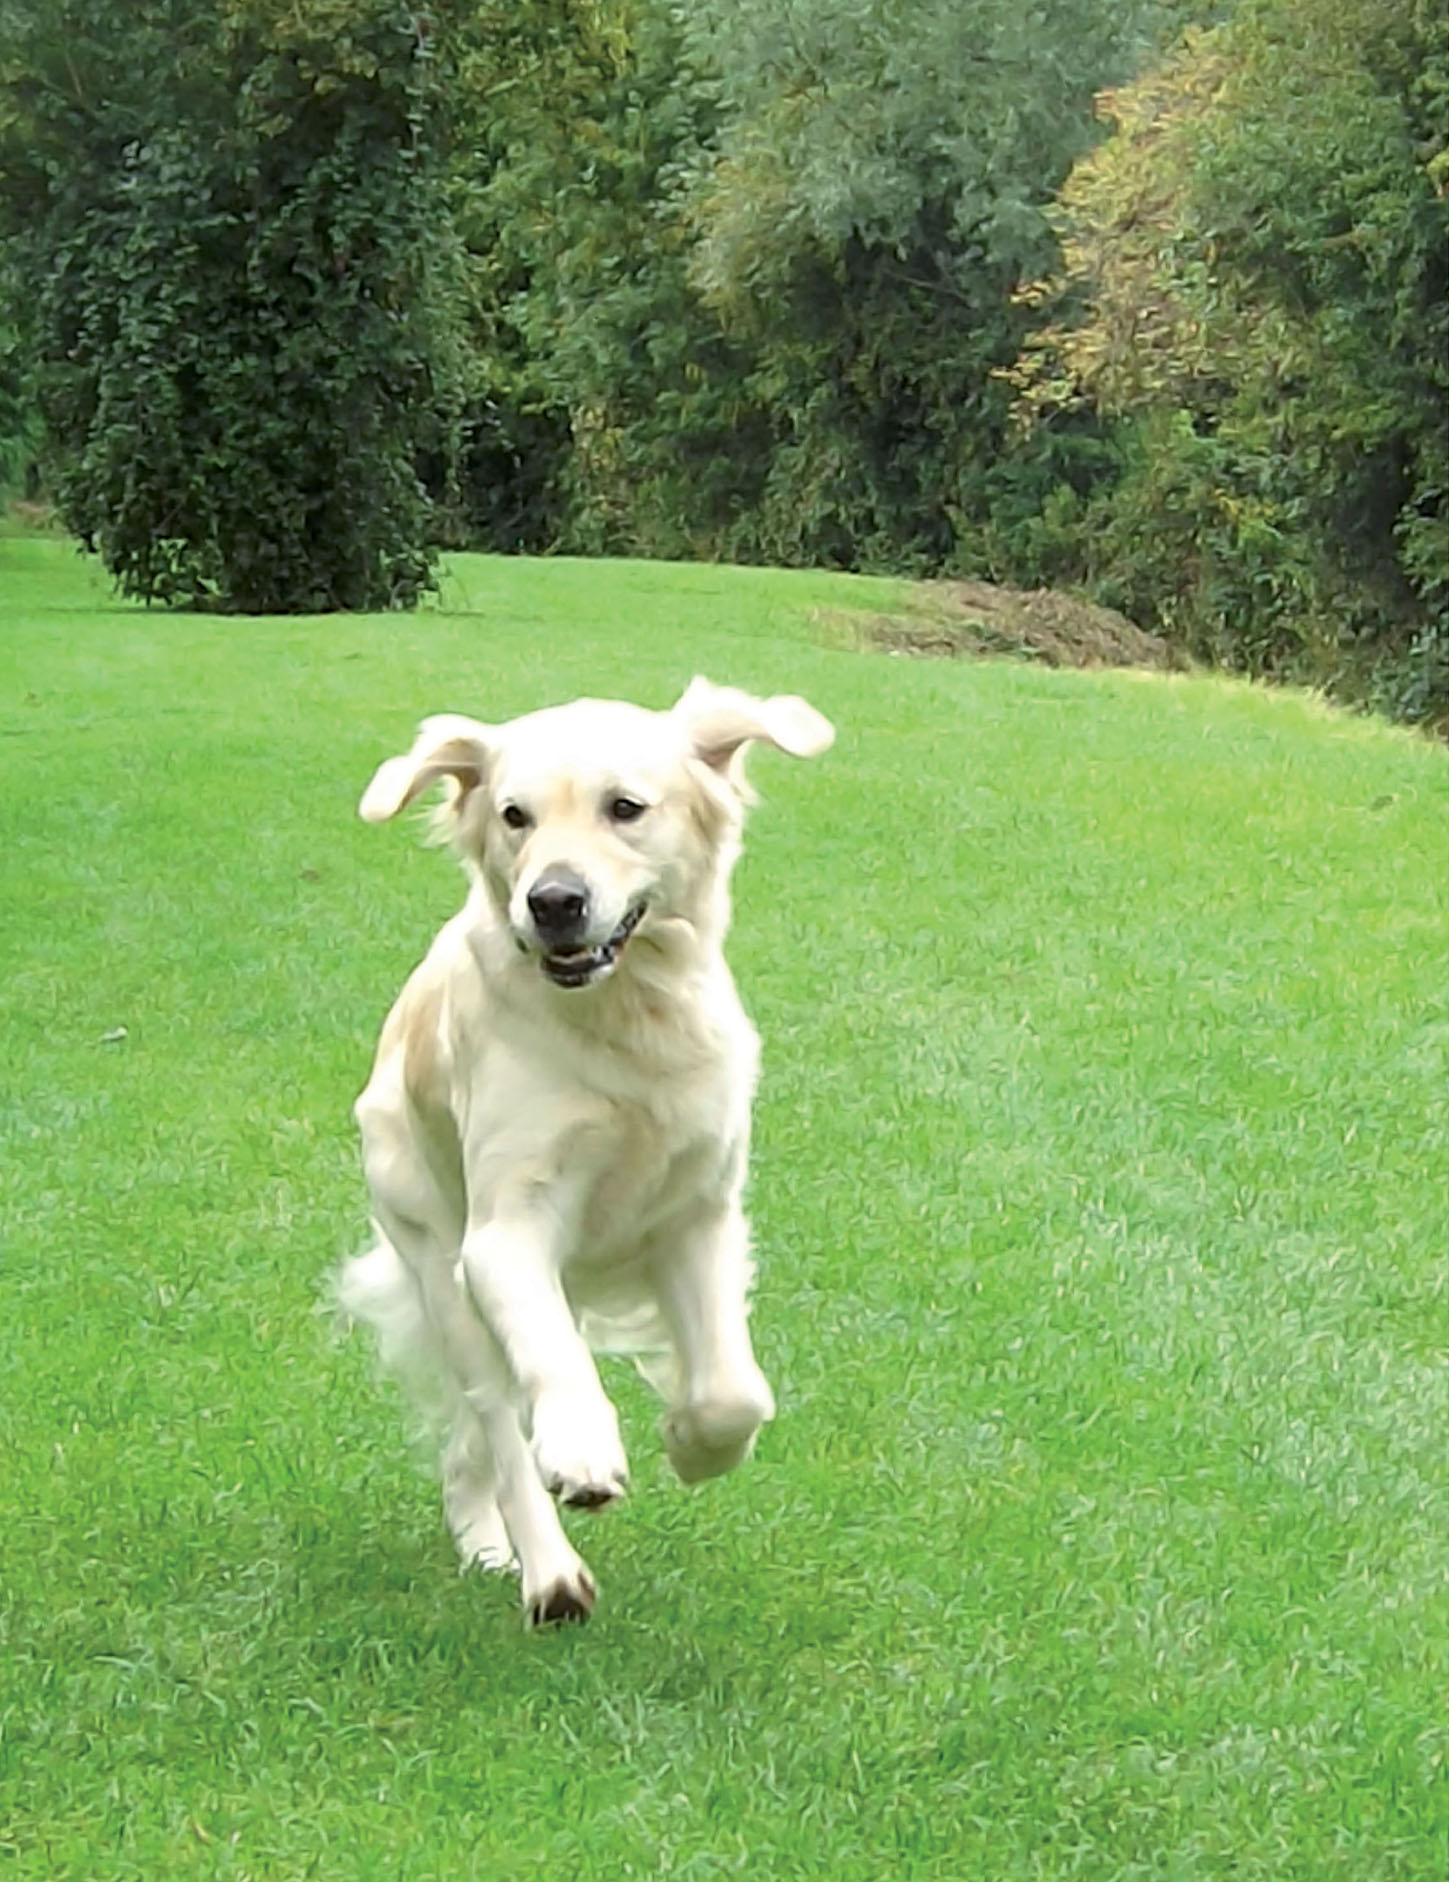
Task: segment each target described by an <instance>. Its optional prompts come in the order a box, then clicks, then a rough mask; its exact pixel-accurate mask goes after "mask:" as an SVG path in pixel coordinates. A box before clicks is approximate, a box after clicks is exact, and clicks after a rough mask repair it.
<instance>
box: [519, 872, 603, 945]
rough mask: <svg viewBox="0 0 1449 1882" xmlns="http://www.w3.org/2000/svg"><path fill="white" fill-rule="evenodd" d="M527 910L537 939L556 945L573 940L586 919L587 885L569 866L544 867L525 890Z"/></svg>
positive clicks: (587, 910) (579, 932) (580, 931)
mask: <svg viewBox="0 0 1449 1882" xmlns="http://www.w3.org/2000/svg"><path fill="white" fill-rule="evenodd" d="M528 912H529V914H530V915H532V917H533V925H534V927H535V928H536V929H537V930H538V933H539V938H540V940H542V941H546V942H549V943H550V944H552V945H553V946H555V947H558V946H562V945H564V944H566V943H567V942H570V941H576V940H577V939H578V938H579V936H580V935H581V934H582V933H583V930H584V927H585V924H586V922H587V919H588V912H589V885H588V884H587V883H586V882H585V881H584V879H583V877H582V876H578V875H575V874H574V872H573V870H572V869H564V868H561V867H554V868H552V869H545V870H544V872H543V874H542V875H541V876H540V877H539V878H538V880H537V882H535V883H534V885H533V887H532V888H531V889H530V890H529V891H528Z"/></svg>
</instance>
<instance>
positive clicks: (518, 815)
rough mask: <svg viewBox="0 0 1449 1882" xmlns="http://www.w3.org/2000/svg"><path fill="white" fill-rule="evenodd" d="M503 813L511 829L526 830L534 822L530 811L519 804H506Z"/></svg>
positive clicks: (504, 819)
mask: <svg viewBox="0 0 1449 1882" xmlns="http://www.w3.org/2000/svg"><path fill="white" fill-rule="evenodd" d="M501 814H502V817H503V821H504V822H505V823H506V824H507V825H508V827H509V829H510V830H526V829H527V828H528V826H529V824H530V823H531V822H532V818H531V817H530V816H529V814H528V812H527V811H526V810H520V809H519V807H518V805H517V804H505V805H504V806H503V810H502V813H501Z"/></svg>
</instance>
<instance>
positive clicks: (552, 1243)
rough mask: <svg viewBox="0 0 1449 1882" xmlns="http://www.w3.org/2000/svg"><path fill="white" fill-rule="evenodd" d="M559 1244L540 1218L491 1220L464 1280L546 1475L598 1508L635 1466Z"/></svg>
mask: <svg viewBox="0 0 1449 1882" xmlns="http://www.w3.org/2000/svg"><path fill="white" fill-rule="evenodd" d="M557 1243H558V1232H557V1229H556V1227H555V1226H554V1225H553V1223H552V1222H551V1220H549V1219H548V1218H547V1217H545V1216H543V1215H539V1216H534V1215H529V1214H518V1215H513V1216H505V1217H494V1218H493V1219H492V1220H490V1221H488V1222H485V1223H481V1224H476V1225H470V1227H469V1229H468V1231H467V1233H466V1235H465V1236H464V1238H463V1274H464V1277H465V1279H466V1281H467V1286H468V1292H469V1294H470V1295H471V1296H472V1299H473V1304H474V1306H475V1307H476V1308H477V1310H478V1312H479V1313H480V1314H481V1316H482V1318H483V1320H484V1322H485V1324H486V1325H487V1327H488V1329H489V1331H490V1332H491V1333H492V1335H493V1337H494V1339H495V1340H497V1342H498V1345H499V1347H500V1348H501V1349H502V1352H503V1356H504V1358H505V1359H506V1361H507V1362H508V1367H509V1370H510V1372H511V1373H512V1375H513V1381H514V1384H515V1386H516V1388H517V1392H518V1399H519V1413H520V1417H521V1419H522V1421H523V1425H524V1428H525V1430H526V1431H527V1432H528V1434H529V1438H530V1441H531V1444H532V1448H533V1458H534V1462H535V1464H536V1465H537V1467H538V1473H539V1476H540V1477H541V1478H542V1479H543V1481H544V1484H545V1486H546V1487H547V1488H548V1489H549V1490H550V1491H551V1492H552V1493H553V1495H554V1496H556V1497H558V1498H559V1500H560V1501H561V1502H563V1503H567V1504H570V1505H572V1506H573V1507H574V1508H576V1509H600V1508H602V1507H603V1506H604V1505H605V1504H606V1503H612V1502H613V1501H614V1500H615V1498H617V1497H621V1496H622V1495H623V1494H624V1486H625V1483H626V1482H627V1480H628V1476H629V1465H628V1460H627V1459H626V1458H625V1456H624V1447H623V1444H622V1443H621V1441H620V1438H619V1421H618V1418H617V1417H616V1416H615V1413H614V1408H613V1406H612V1405H611V1404H610V1403H609V1400H608V1398H607V1397H606V1396H605V1393H604V1388H603V1386H602V1385H601V1384H600V1382H599V1375H598V1371H597V1369H596V1368H595V1366H594V1360H593V1355H592V1354H591V1353H590V1351H589V1349H588V1347H587V1346H586V1345H585V1343H584V1340H583V1337H582V1335H581V1334H580V1333H579V1330H578V1327H577V1326H576V1325H575V1323H574V1317H573V1312H572V1310H571V1308H570V1307H569V1304H568V1301H567V1299H566V1298H565V1295H564V1291H563V1283H562V1281H561V1279H560V1275H559V1256H560V1250H559V1248H558V1245H557Z"/></svg>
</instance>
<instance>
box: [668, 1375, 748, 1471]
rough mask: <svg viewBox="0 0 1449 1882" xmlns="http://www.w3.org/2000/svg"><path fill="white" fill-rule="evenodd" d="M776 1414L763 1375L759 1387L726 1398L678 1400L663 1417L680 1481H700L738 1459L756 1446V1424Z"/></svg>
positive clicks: (672, 1462) (724, 1469)
mask: <svg viewBox="0 0 1449 1882" xmlns="http://www.w3.org/2000/svg"><path fill="white" fill-rule="evenodd" d="M774 1415H775V1401H774V1399H773V1398H772V1397H771V1396H770V1388H769V1387H768V1386H767V1385H766V1384H765V1382H764V1380H763V1379H762V1380H761V1381H760V1389H759V1390H758V1391H755V1392H751V1393H749V1394H747V1395H743V1396H741V1397H739V1398H730V1399H703V1400H701V1401H700V1402H699V1403H698V1404H694V1405H677V1406H676V1407H675V1408H674V1410H673V1411H671V1412H669V1413H667V1414H666V1416H665V1419H664V1448H665V1450H666V1451H667V1452H668V1453H669V1461H670V1463H671V1464H672V1465H673V1466H674V1474H675V1475H676V1476H677V1477H678V1478H679V1480H680V1481H681V1483H703V1482H705V1480H706V1479H707V1478H710V1477H722V1476H724V1474H725V1472H726V1471H730V1470H733V1469H734V1468H735V1466H736V1465H737V1464H742V1463H743V1462H744V1461H745V1459H746V1458H747V1457H748V1456H749V1454H750V1452H751V1451H752V1450H753V1449H754V1448H755V1437H756V1434H757V1433H758V1431H759V1429H760V1426H761V1425H763V1424H765V1423H766V1422H767V1421H768V1420H769V1419H771V1418H773V1417H774Z"/></svg>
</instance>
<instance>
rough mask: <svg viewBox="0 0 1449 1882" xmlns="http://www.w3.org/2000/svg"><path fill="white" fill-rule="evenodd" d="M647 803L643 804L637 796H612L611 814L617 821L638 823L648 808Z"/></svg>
mask: <svg viewBox="0 0 1449 1882" xmlns="http://www.w3.org/2000/svg"><path fill="white" fill-rule="evenodd" d="M648 808H649V806H648V805H647V804H641V803H640V802H639V799H638V798H637V797H611V798H610V799H609V815H610V816H611V817H612V818H613V820H614V822H615V823H637V822H638V821H639V819H640V818H641V817H642V816H643V815H644V812H645V811H646V810H648Z"/></svg>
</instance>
